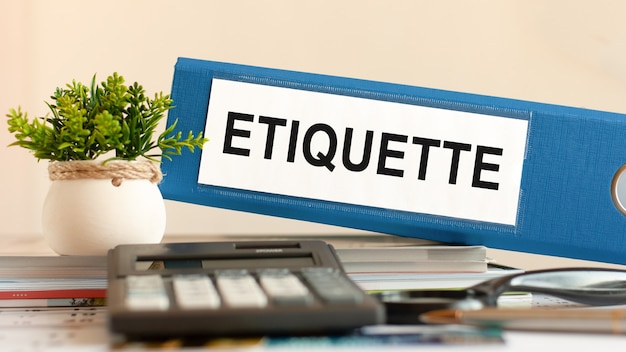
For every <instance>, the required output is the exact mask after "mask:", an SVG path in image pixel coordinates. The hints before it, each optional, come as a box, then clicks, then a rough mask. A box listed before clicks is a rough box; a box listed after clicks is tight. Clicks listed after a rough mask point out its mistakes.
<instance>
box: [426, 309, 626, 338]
mask: <svg viewBox="0 0 626 352" xmlns="http://www.w3.org/2000/svg"><path fill="white" fill-rule="evenodd" d="M420 320H421V321H423V322H425V323H429V324H468V325H478V326H484V327H497V328H502V329H512V330H534V331H561V332H593V333H613V334H623V333H626V331H625V326H626V309H624V308H620V309H613V308H584V309H578V308H577V309H573V308H572V309H569V308H568V309H546V308H531V309H522V308H517V309H516V308H509V309H501V308H483V309H478V310H434V311H430V312H427V313H424V314H422V315H421V316H420Z"/></svg>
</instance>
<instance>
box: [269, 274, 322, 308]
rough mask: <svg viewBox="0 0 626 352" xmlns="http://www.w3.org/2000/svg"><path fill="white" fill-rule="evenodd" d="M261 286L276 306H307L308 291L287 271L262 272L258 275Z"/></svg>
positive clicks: (310, 299) (309, 297)
mask: <svg viewBox="0 0 626 352" xmlns="http://www.w3.org/2000/svg"><path fill="white" fill-rule="evenodd" d="M259 281H260V282H261V286H262V287H263V289H264V290H265V292H266V293H267V295H268V296H269V297H270V299H271V300H272V302H274V303H276V304H309V303H311V302H312V300H313V297H312V296H311V293H310V292H309V289H308V288H307V287H306V286H305V285H304V284H303V283H302V282H301V281H300V279H298V277H297V276H295V275H293V274H292V273H290V272H289V271H288V270H264V271H261V272H260V273H259Z"/></svg>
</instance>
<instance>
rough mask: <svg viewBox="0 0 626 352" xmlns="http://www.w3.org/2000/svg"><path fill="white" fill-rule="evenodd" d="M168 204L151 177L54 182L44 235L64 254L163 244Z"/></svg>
mask: <svg viewBox="0 0 626 352" xmlns="http://www.w3.org/2000/svg"><path fill="white" fill-rule="evenodd" d="M165 219H166V216H165V204H164V202H163V197H162V195H161V192H160V190H159V188H158V185H157V184H156V183H153V182H151V181H150V180H148V179H124V180H123V182H122V183H121V184H120V185H119V186H115V185H113V183H112V181H111V179H76V180H71V179H70V180H56V181H53V182H52V184H51V185H50V188H49V190H48V195H47V196H46V199H45V202H44V206H43V219H42V221H43V235H44V238H45V240H46V242H47V243H48V245H49V246H50V247H51V248H52V249H53V250H54V251H55V252H57V253H59V254H61V255H105V254H106V253H107V251H108V250H109V249H111V248H113V247H115V246H116V245H118V244H141V243H159V242H160V241H161V240H162V238H163V235H164V233H165Z"/></svg>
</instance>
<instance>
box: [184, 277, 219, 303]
mask: <svg viewBox="0 0 626 352" xmlns="http://www.w3.org/2000/svg"><path fill="white" fill-rule="evenodd" d="M172 285H173V288H174V295H175V297H176V303H177V304H178V306H179V307H181V308H182V309H195V308H218V307H219V306H220V304H221V300H220V296H219V294H218V293H217V290H216V289H215V286H214V285H213V282H211V279H210V278H209V277H208V276H206V275H175V276H174V277H172Z"/></svg>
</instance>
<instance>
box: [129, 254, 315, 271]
mask: <svg viewBox="0 0 626 352" xmlns="http://www.w3.org/2000/svg"><path fill="white" fill-rule="evenodd" d="M311 266H315V261H314V260H313V256H312V255H311V254H310V253H307V255H294V256H276V257H267V256H262V257H245V258H224V257H221V258H220V257H216V258H203V259H166V260H141V259H140V260H138V261H137V262H136V263H135V269H137V270H163V269H176V270H180V269H200V268H201V269H209V270H219V269H254V268H303V267H311Z"/></svg>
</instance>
